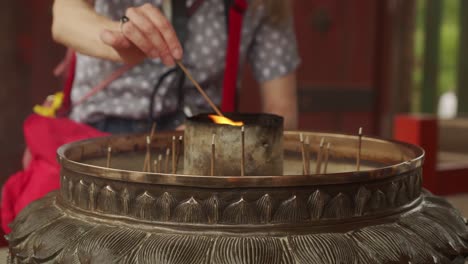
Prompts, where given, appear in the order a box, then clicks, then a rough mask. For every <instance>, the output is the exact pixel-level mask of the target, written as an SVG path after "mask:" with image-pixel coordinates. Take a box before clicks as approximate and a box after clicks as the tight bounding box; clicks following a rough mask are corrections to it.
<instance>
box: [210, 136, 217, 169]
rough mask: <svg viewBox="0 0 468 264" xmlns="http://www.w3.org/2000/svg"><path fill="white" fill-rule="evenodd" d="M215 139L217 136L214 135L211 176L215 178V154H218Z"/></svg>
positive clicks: (212, 140)
mask: <svg viewBox="0 0 468 264" xmlns="http://www.w3.org/2000/svg"><path fill="white" fill-rule="evenodd" d="M215 137H216V135H215V134H213V138H212V139H211V176H214V172H215V153H216V146H215Z"/></svg>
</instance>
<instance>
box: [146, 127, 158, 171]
mask: <svg viewBox="0 0 468 264" xmlns="http://www.w3.org/2000/svg"><path fill="white" fill-rule="evenodd" d="M154 133H156V122H154V123H153V125H152V126H151V131H150V135H149V137H150V140H153V137H154ZM146 140H147V141H148V138H147V139H146ZM146 170H151V159H150V157H148V155H146V156H145V161H144V162H143V171H146Z"/></svg>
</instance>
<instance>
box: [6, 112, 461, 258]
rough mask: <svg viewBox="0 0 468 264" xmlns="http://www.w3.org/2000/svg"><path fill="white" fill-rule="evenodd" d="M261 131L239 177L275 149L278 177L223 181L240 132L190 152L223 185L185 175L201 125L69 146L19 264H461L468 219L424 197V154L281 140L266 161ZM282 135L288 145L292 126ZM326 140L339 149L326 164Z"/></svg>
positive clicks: (29, 221) (367, 144)
mask: <svg viewBox="0 0 468 264" xmlns="http://www.w3.org/2000/svg"><path fill="white" fill-rule="evenodd" d="M195 123H197V122H195ZM256 123H262V122H258V120H254V121H253V122H252V123H249V122H247V123H246V124H245V142H246V147H245V149H244V147H243V146H242V149H244V150H243V155H245V156H243V157H242V159H244V158H245V161H243V162H245V163H244V164H243V166H247V165H248V164H249V163H255V162H256V161H257V160H258V159H264V161H266V163H265V164H268V162H267V161H268V160H269V159H270V158H271V159H275V161H274V162H275V163H276V162H278V161H277V160H276V159H277V158H278V156H277V155H270V154H271V153H270V154H268V153H269V152H268V151H270V150H271V149H272V147H271V145H270V144H276V143H278V142H279V144H280V146H281V148H282V149H283V150H284V151H281V154H280V156H281V158H282V159H283V161H281V162H282V164H281V165H282V166H276V169H275V170H278V168H281V169H282V170H283V171H284V172H283V173H281V174H278V175H262V176H259V175H255V176H249V175H248V173H247V172H248V170H246V171H245V172H246V176H243V177H241V176H238V175H237V176H220V175H218V174H217V173H216V171H220V168H221V167H222V166H224V165H223V164H227V163H228V161H229V160H223V159H222V158H220V159H221V161H217V160H216V158H219V157H220V156H218V155H216V153H219V155H221V152H223V151H224V152H227V151H228V149H229V146H231V147H232V148H237V147H238V146H237V147H234V145H236V144H237V143H232V142H231V143H226V142H224V143H220V144H217V145H216V151H215V148H214V147H213V146H212V145H215V142H218V141H217V140H221V138H222V137H226V136H230V135H229V134H230V133H237V134H236V135H241V134H240V133H241V130H240V128H234V127H233V128H227V127H224V128H223V129H227V130H223V131H222V132H219V131H217V130H216V129H218V127H214V128H213V129H215V130H207V131H204V132H203V133H206V134H208V137H209V138H210V139H211V138H213V142H209V143H206V145H207V146H205V147H203V146H202V145H200V146H198V147H193V148H191V151H194V150H195V149H197V148H198V152H200V153H204V152H207V153H213V155H214V156H212V157H214V158H215V163H214V164H213V160H212V159H211V161H210V158H207V157H209V155H205V156H206V158H203V159H198V160H197V162H198V164H199V167H201V169H202V170H203V171H206V172H208V171H210V170H205V167H206V166H210V164H211V166H213V170H214V175H213V176H211V175H208V174H207V173H204V174H198V175H197V174H191V173H190V171H187V170H184V168H183V167H184V163H186V162H182V161H183V160H184V158H183V156H184V155H188V153H183V152H184V147H182V145H183V143H185V144H188V142H189V141H201V138H199V137H200V135H198V136H195V135H192V134H190V133H194V131H192V130H191V129H193V128H192V127H188V128H187V130H186V132H185V136H184V137H183V133H182V132H172V133H155V134H154V135H153V137H151V138H149V137H148V136H146V135H125V136H111V137H105V138H98V139H92V140H86V141H80V142H76V143H72V144H68V145H65V146H63V147H61V148H60V149H59V151H58V159H59V162H60V164H61V188H60V191H57V192H52V193H50V194H49V195H48V196H47V197H45V198H43V199H41V200H38V201H36V202H34V203H33V204H31V205H29V206H28V207H27V208H26V209H24V210H23V211H22V212H21V213H20V214H19V215H18V217H17V218H16V220H15V221H14V222H13V224H12V226H11V227H12V232H11V233H10V234H9V235H8V236H7V239H8V241H9V249H10V256H9V262H10V263H100V264H104V263H159V264H185V263H190V264H192V263H206V264H208V263H213V264H241V263H255V264H263V263H264V264H267V263H271V264H281V263H284V264H287V263H297V264H299V263H304V264H306V263H307V264H312V263H317V264H318V263H321V264H328V263H330V264H332V263H346V264H352V263H364V264H371V263H372V264H375V263H381V264H390V263H411V264H428V263H442V264H449V263H450V264H452V263H463V261H464V258H465V256H467V254H468V244H467V239H468V232H467V227H466V221H465V219H464V218H462V217H461V216H460V214H459V212H458V211H457V210H456V209H454V208H453V207H452V206H451V205H450V204H449V203H448V202H446V201H445V200H444V199H442V198H439V197H436V196H433V195H432V194H430V193H429V192H427V191H425V190H423V189H422V188H421V181H422V171H421V165H422V162H423V157H424V153H423V151H422V149H420V148H419V147H416V146H412V145H408V144H404V143H398V142H392V141H386V140H381V139H377V138H371V137H362V138H361V137H358V136H348V135H339V134H324V133H311V132H285V133H284V136H281V137H279V138H278V139H277V140H275V142H276V143H275V142H267V143H265V142H266V141H262V146H263V147H264V148H265V149H270V150H268V151H267V150H263V152H260V153H261V154H258V153H257V152H258V151H257V152H256V151H255V148H259V147H260V146H257V147H255V148H254V149H249V147H248V146H247V145H251V144H253V143H249V142H251V141H250V140H249V139H248V138H249V137H250V136H255V135H257V136H258V137H259V140H260V141H261V140H267V139H268V138H265V137H264V135H265V133H263V132H262V131H263V130H262V129H263V128H265V126H263V128H261V127H260V128H259V127H256V125H255V124H256ZM272 124H273V125H274V124H277V123H275V122H273V123H271V122H266V126H267V127H271V125H272ZM197 125H200V124H198V123H197ZM202 126H203V125H202ZM221 126H223V125H221ZM205 129H206V128H205ZM278 129H280V130H281V131H280V132H281V135H282V134H283V133H282V120H281V122H280V126H279V128H278ZM231 130H232V131H231ZM216 131H217V133H218V134H216V136H212V135H211V134H210V133H215V132H216ZM233 131H234V132H233ZM265 131H267V135H268V133H270V132H271V131H270V132H268V129H267V130H265ZM242 133H244V131H242ZM273 133H277V131H276V132H275V131H273ZM187 137H189V138H187ZM191 137H192V138H191ZM194 137H195V138H194ZM262 137H263V138H262ZM148 138H149V141H148ZM234 138H236V137H234ZM300 138H302V140H300ZM237 139H239V137H237ZM227 140H228V141H229V140H232V138H228V139H227ZM205 141H206V140H205ZM256 141H257V140H254V142H256ZM321 141H322V144H321V143H320V142H321ZM219 142H222V141H219ZM233 142H234V141H233ZM323 142H325V143H326V144H327V143H329V144H327V145H328V146H331V147H329V148H328V149H327V150H326V153H325V148H324V147H323V146H324V144H323ZM210 143H213V144H210ZM110 146H112V148H110ZM321 146H322V147H321ZM358 146H360V147H361V148H362V149H361V148H360V150H359V158H360V160H361V162H360V168H359V170H356V153H357V150H358ZM212 147H213V148H212ZM304 147H305V148H304ZM223 148H224V149H223ZM247 149H249V150H248V151H245V150H247ZM304 149H305V150H306V153H304ZM109 150H111V152H112V157H110V154H111V152H110V151H109ZM185 151H187V146H186V147H185ZM244 151H245V153H244ZM200 153H199V154H197V155H198V156H202V154H200ZM265 153H266V154H265ZM173 154H174V155H173ZM304 154H305V155H304ZM325 154H326V155H325ZM227 156H229V155H227ZM227 156H226V157H227ZM106 157H107V159H106ZM304 157H305V158H306V159H305V160H306V161H307V162H308V164H305V163H304ZM231 158H232V157H231ZM231 158H226V159H231ZM144 160H146V164H145V168H144V169H145V171H143V172H142V165H143V164H144ZM319 160H320V162H321V163H322V164H321V167H320V166H318V165H320V164H318V163H320V162H319ZM197 162H196V163H193V162H189V163H188V164H190V166H194V167H196V164H197ZM207 163H208V164H207ZM235 163H237V161H236V162H235ZM325 166H326V167H327V168H325ZM108 167H109V168H108ZM247 167H248V166H247ZM247 167H246V168H247ZM252 168H253V167H252ZM254 169H255V168H254ZM213 170H211V171H212V172H213ZM226 173H232V170H230V171H229V172H226Z"/></svg>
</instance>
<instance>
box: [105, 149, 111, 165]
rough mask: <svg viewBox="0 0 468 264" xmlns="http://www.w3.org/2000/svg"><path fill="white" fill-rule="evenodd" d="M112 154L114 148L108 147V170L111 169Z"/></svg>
mask: <svg viewBox="0 0 468 264" xmlns="http://www.w3.org/2000/svg"><path fill="white" fill-rule="evenodd" d="M111 154H112V147H111V146H108V147H107V163H106V165H107V168H110V164H111Z"/></svg>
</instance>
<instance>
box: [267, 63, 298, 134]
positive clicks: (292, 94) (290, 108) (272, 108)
mask: <svg viewBox="0 0 468 264" xmlns="http://www.w3.org/2000/svg"><path fill="white" fill-rule="evenodd" d="M260 89H261V96H262V107H263V112H266V113H272V114H277V115H280V116H283V117H284V128H285V129H287V130H294V129H297V126H298V108H297V93H296V90H297V89H296V74H295V73H294V72H293V73H290V74H288V75H285V76H282V77H279V78H276V79H273V80H270V81H266V82H264V83H262V84H261V85H260Z"/></svg>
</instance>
